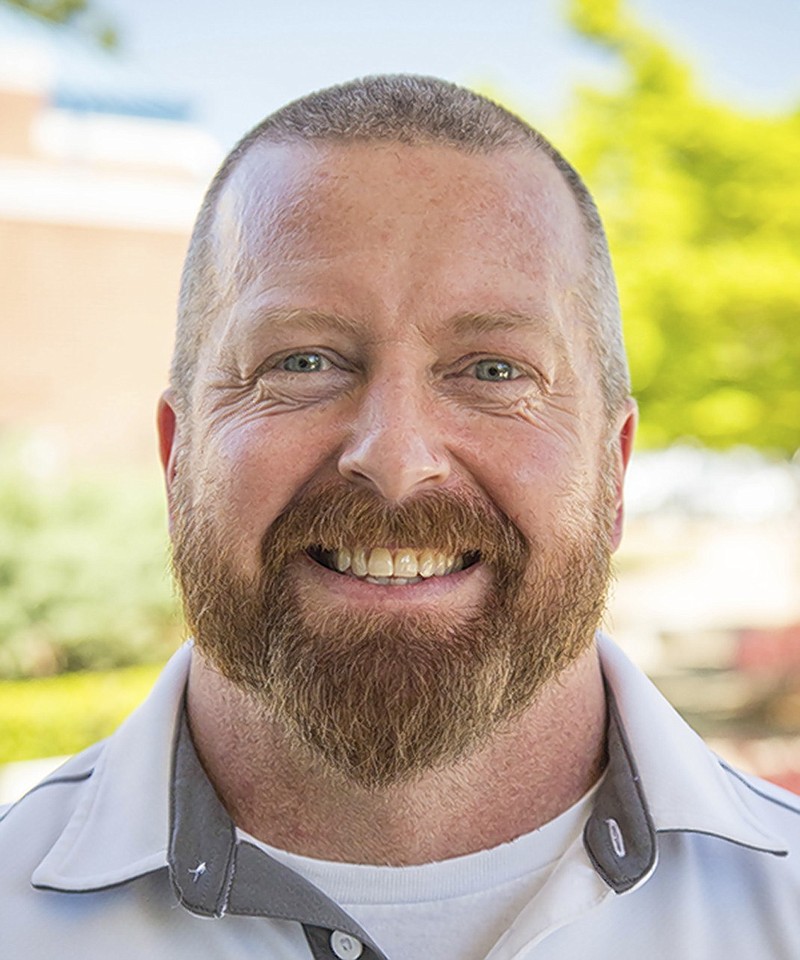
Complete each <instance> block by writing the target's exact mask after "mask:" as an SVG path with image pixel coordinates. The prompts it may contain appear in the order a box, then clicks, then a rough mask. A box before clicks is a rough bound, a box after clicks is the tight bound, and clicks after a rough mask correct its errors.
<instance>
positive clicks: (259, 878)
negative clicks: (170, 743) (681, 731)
mask: <svg viewBox="0 0 800 960" xmlns="http://www.w3.org/2000/svg"><path fill="white" fill-rule="evenodd" d="M607 693H608V709H609V714H608V768H607V771H606V774H605V777H604V779H603V782H602V783H601V785H600V787H599V789H598V792H597V794H596V798H595V805H594V810H593V812H592V814H591V816H590V817H589V820H588V822H587V824H586V828H585V830H584V844H585V847H586V850H587V853H588V855H589V857H590V859H591V861H592V863H593V864H594V867H595V869H596V870H597V872H598V874H599V875H600V876H601V877H602V878H603V880H604V881H605V883H606V884H607V885H608V886H609V887H610V888H611V889H612V890H614V891H615V892H616V893H624V892H626V891H628V890H631V889H632V888H633V887H635V886H637V885H638V884H639V883H641V882H643V881H644V880H645V879H646V878H647V876H649V874H650V872H651V871H652V869H653V867H654V866H655V861H656V839H655V829H654V827H653V823H652V821H651V818H650V814H649V813H648V810H647V806H646V803H645V798H644V794H643V792H642V789H641V785H640V782H639V775H638V772H637V770H636V765H635V763H634V761H633V756H632V754H631V750H630V747H629V746H628V742H627V739H626V737H625V734H624V731H623V729H622V726H621V723H620V719H619V714H618V711H617V707H616V703H615V701H614V697H613V694H612V693H611V691H610V690H609V691H607ZM170 805H171V810H170V843H169V853H168V862H169V871H170V877H171V879H172V885H173V888H174V889H175V892H176V894H177V896H178V899H179V900H180V902H181V903H182V904H183V906H184V907H186V908H187V909H188V910H190V911H191V912H192V913H195V914H198V915H200V916H204V917H221V916H223V915H224V914H226V913H227V914H236V915H245V916H263V917H270V918H272V919H277V920H294V921H296V922H298V923H300V924H301V925H302V927H303V930H304V932H305V935H306V939H307V940H308V943H309V946H310V948H311V952H312V954H313V956H314V957H315V958H316V960H337V958H338V960H349V958H353V960H355V958H356V957H361V958H363V960H386V958H385V957H384V954H383V953H381V951H380V949H379V948H378V947H377V946H376V945H375V944H374V943H373V941H372V940H371V939H370V937H369V935H368V934H367V933H366V932H365V931H364V930H363V929H362V928H361V927H360V926H359V925H358V924H357V923H356V922H355V921H354V920H353V919H352V918H351V917H350V916H348V914H347V913H345V912H344V910H342V909H341V907H339V906H338V905H337V904H336V903H335V902H334V901H333V900H331V899H330V897H328V896H327V895H326V894H324V893H323V892H322V891H321V890H319V889H318V888H317V887H315V886H314V885H313V884H312V883H310V882H309V881H307V880H305V879H304V878H303V877H301V876H299V875H298V874H296V873H295V872H294V871H293V870H291V869H289V867H287V866H285V865H283V864H282V863H279V862H278V861H277V860H275V859H273V858H272V857H270V856H269V855H268V854H267V853H265V852H264V851H263V850H261V849H260V848H258V847H256V846H254V845H253V844H251V843H248V842H247V841H245V840H240V839H238V838H237V836H236V829H235V827H234V824H233V822H232V820H231V818H230V816H229V815H228V813H227V811H226V810H225V808H224V807H223V805H222V803H221V802H220V800H219V798H218V797H217V794H216V792H215V791H214V788H213V787H212V785H211V782H210V781H209V779H208V777H207V776H206V774H205V772H204V770H203V768H202V766H201V764H200V761H199V760H198V757H197V754H196V752H195V749H194V745H193V743H192V738H191V734H190V732H189V727H188V724H187V721H186V716H185V714H184V715H183V716H182V718H181V721H180V723H179V724H178V728H177V736H176V741H175V749H174V759H173V773H172V789H171V800H170Z"/></svg>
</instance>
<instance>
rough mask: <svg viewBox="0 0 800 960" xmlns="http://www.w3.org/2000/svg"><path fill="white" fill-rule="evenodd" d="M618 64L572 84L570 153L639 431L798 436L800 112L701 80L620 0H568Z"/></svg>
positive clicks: (715, 441) (791, 448) (795, 439)
mask: <svg viewBox="0 0 800 960" xmlns="http://www.w3.org/2000/svg"><path fill="white" fill-rule="evenodd" d="M569 16H570V21H571V24H572V26H573V27H574V28H575V29H576V30H577V31H578V33H579V34H580V35H581V36H583V37H584V38H586V39H587V40H588V41H589V42H590V43H592V44H593V45H595V46H596V47H598V48H601V49H602V50H604V51H605V52H606V55H607V56H608V57H610V58H612V60H613V61H615V63H616V64H617V66H618V67H619V68H620V74H621V80H620V82H619V83H618V84H617V85H616V87H615V88H614V89H612V90H610V91H598V90H590V89H580V90H579V91H578V92H577V99H576V105H575V106H576V109H575V112H574V115H573V124H572V127H571V134H570V138H571V140H572V143H571V145H570V148H571V155H572V156H573V157H574V158H575V160H576V164H577V166H578V168H579V169H580V171H581V173H582V174H583V175H584V177H585V179H586V181H587V183H588V185H589V187H590V188H591V189H592V191H593V192H594V193H595V195H596V196H597V199H598V203H599V205H600V208H601V212H602V213H603V214H604V219H605V222H606V227H607V230H608V234H609V242H610V245H611V250H612V255H613V257H614V261H615V266H616V269H617V274H618V277H619V282H620V296H621V300H622V307H623V316H624V320H625V328H626V339H627V343H628V348H629V353H630V359H631V368H632V375H633V381H634V390H635V393H636V395H637V397H638V399H639V402H640V406H641V410H642V439H643V441H644V443H645V444H646V445H649V446H660V445H663V444H666V443H669V442H670V441H673V440H675V439H678V438H680V437H685V436H693V437H696V438H698V439H699V440H701V441H702V442H703V443H705V444H708V445H710V446H714V447H727V446H730V445H733V444H739V443H745V444H750V445H752V446H755V447H759V448H761V449H766V450H773V451H778V452H782V453H784V454H789V455H791V454H792V453H794V452H795V451H796V450H797V449H798V447H800V331H799V330H798V327H799V326H800V325H799V324H798V317H800V259H799V254H798V251H799V250H800V176H798V171H800V109H798V110H796V111H795V112H793V113H790V114H789V115H784V116H774V115H773V116H766V115H761V116H759V115H751V114H747V113H744V112H742V111H739V110H737V109H735V108H734V107H731V106H727V105H723V104H721V103H716V102H713V101H712V100H710V99H709V98H708V97H706V96H704V95H703V93H702V92H701V91H700V90H698V88H697V86H696V84H695V82H694V80H693V77H692V75H691V72H690V70H689V68H688V67H687V65H686V64H684V63H683V62H681V60H680V59H679V57H678V56H676V54H675V53H674V52H672V51H671V50H669V49H667V47H666V46H664V45H663V44H662V43H660V42H659V41H658V39H657V38H656V37H654V36H653V35H652V33H650V32H648V31H647V30H646V29H644V28H643V27H642V26H641V25H640V24H638V23H637V22H636V21H635V19H634V18H633V17H632V16H631V14H630V13H629V11H628V10H626V9H625V6H624V2H622V0H570V6H569Z"/></svg>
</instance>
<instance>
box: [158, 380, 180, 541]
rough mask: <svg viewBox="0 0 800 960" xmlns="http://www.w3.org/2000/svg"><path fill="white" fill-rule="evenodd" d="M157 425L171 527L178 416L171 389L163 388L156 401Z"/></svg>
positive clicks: (176, 458)
mask: <svg viewBox="0 0 800 960" xmlns="http://www.w3.org/2000/svg"><path fill="white" fill-rule="evenodd" d="M156 423H157V426H158V453H159V457H160V459H161V468H162V470H163V471H164V483H165V485H166V488H167V508H168V510H169V525H170V530H171V529H172V511H173V495H172V490H173V484H174V481H175V473H176V471H177V460H178V446H179V445H178V416H177V414H176V412H175V401H174V394H173V392H172V390H165V391H164V392H163V393H162V394H161V397H160V398H159V401H158V412H157V414H156Z"/></svg>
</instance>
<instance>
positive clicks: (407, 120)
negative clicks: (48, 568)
mask: <svg viewBox="0 0 800 960" xmlns="http://www.w3.org/2000/svg"><path fill="white" fill-rule="evenodd" d="M298 142H299V143H303V142H307V143H309V142H317V143H320V142H326V143H335V144H342V145H346V144H349V143H359V142H360V143H369V142H394V143H403V144H409V145H426V144H438V145H443V146H449V147H453V148H454V149H456V150H460V151H463V152H466V153H473V154H485V153H492V152H494V151H499V150H503V149H509V148H514V147H527V148H533V149H534V150H536V151H541V152H543V153H544V154H545V155H546V156H547V157H549V158H550V160H551V161H552V162H553V164H555V166H556V168H557V169H558V170H559V171H560V172H561V174H562V175H563V177H564V180H565V181H566V184H567V186H568V187H569V189H570V192H571V193H572V196H573V197H574V199H575V202H576V203H577V206H578V210H579V213H580V216H581V219H582V221H583V224H584V227H585V229H586V234H587V239H588V251H589V253H588V262H587V264H586V271H585V274H584V276H583V278H582V280H581V284H580V287H579V290H578V292H577V297H578V300H579V303H580V308H581V311H582V313H583V315H584V318H585V319H586V321H587V323H588V327H589V335H590V342H591V344H592V348H593V350H594V353H595V357H596V360H597V362H598V368H599V379H600V388H601V391H602V395H603V403H604V407H605V411H606V415H607V417H608V418H609V419H612V418H613V417H615V416H616V415H617V413H618V412H619V411H620V409H621V408H622V405H623V404H624V402H625V401H626V400H627V398H628V396H629V394H630V379H629V374H628V366H627V360H626V357H625V348H624V345H623V340H622V327H621V319H620V309H619V300H618V297H617V288H616V283H615V280H614V272H613V268H612V266H611V257H610V254H609V250H608V242H607V240H606V235H605V231H604V229H603V224H602V221H601V219H600V215H599V213H598V211H597V207H596V205H595V203H594V200H593V199H592V196H591V194H590V193H589V191H588V189H587V188H586V186H585V184H584V183H583V180H582V179H581V177H580V175H579V174H578V173H577V171H576V170H575V168H574V167H573V166H572V165H571V164H570V163H569V162H568V161H567V160H566V159H565V158H564V157H563V156H562V154H561V153H559V152H558V150H556V148H555V147H553V146H552V144H551V143H550V142H549V141H548V140H547V139H545V137H544V136H542V134H541V133H539V132H538V131H537V130H535V129H534V128H533V127H531V126H530V125H529V124H527V123H526V122H525V121H524V120H522V119H521V118H520V117H518V116H516V115H515V114H513V113H511V112H510V111H509V110H507V109H506V108H505V107H502V106H500V105H499V104H497V103H494V102H493V101H492V100H489V99H488V98H487V97H484V96H481V95H480V94H477V93H474V92H472V91H470V90H466V89H464V88H463V87H459V86H456V85H455V84H452V83H448V82H446V81H444V80H439V79H436V78H434V77H421V76H414V75H407V74H399V75H384V76H374V77H365V78H362V79H359V80H353V81H351V82H349V83H344V84H341V85H339V86H334V87H328V88H327V89H324V90H320V91H317V92H316V93H311V94H309V95H308V96H305V97H302V98H300V99H299V100H295V101H293V102H292V103H289V104H288V105H286V106H285V107H282V108H281V109H280V110H278V111H277V112H275V113H273V114H271V115H270V116H268V117H267V118H266V119H265V120H263V121H262V122H261V123H259V124H258V125H257V126H256V127H254V128H253V129H252V130H251V131H250V132H249V133H247V134H246V135H245V136H244V137H243V138H242V139H241V140H240V141H239V142H238V143H237V144H236V146H235V147H234V148H233V150H231V152H230V153H229V154H228V156H227V157H226V158H225V160H224V161H223V163H222V166H221V167H220V169H219V170H218V171H217V174H216V175H215V177H214V179H213V180H212V182H211V185H210V186H209V188H208V191H207V192H206V195H205V198H204V200H203V203H202V206H201V208H200V212H199V215H198V217H197V221H196V223H195V226H194V230H193V232H192V237H191V241H190V244H189V250H188V254H187V257H186V262H185V265H184V269H183V277H182V282H181V290H180V297H179V304H178V324H177V333H176V342H175V352H174V355H173V361H172V368H171V375H170V382H171V386H172V388H173V391H174V393H175V399H176V402H177V404H178V406H179V407H180V406H181V405H183V404H188V402H189V395H190V392H191V388H192V383H193V379H194V374H195V368H196V365H197V358H198V354H199V351H200V348H201V345H202V342H203V338H204V337H205V335H206V333H207V330H208V328H209V326H210V324H211V322H212V321H213V318H214V316H215V315H216V314H217V312H218V310H219V309H220V307H221V305H222V304H221V291H220V289H219V284H218V282H217V277H216V270H215V256H214V226H215V215H216V210H217V201H218V198H219V196H220V194H221V192H222V190H223V188H224V186H225V184H226V183H227V182H228V180H229V178H230V176H231V173H232V172H233V170H234V169H235V167H236V165H237V164H238V163H239V161H240V160H241V159H242V157H243V156H244V155H245V154H246V153H247V152H248V151H249V150H250V149H251V147H253V146H255V145H256V144H262V143H270V144H279V143H298Z"/></svg>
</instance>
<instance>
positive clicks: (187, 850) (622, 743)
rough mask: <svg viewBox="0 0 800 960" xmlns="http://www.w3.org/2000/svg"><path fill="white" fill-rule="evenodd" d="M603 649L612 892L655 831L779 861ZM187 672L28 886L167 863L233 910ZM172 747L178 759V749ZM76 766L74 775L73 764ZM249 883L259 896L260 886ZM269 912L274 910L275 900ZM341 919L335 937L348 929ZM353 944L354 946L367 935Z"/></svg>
mask: <svg viewBox="0 0 800 960" xmlns="http://www.w3.org/2000/svg"><path fill="white" fill-rule="evenodd" d="M599 650H600V657H601V663H602V666H603V673H604V676H605V678H606V683H607V687H608V691H609V736H608V752H609V765H608V770H607V773H606V776H605V778H604V780H603V783H602V784H601V786H600V788H599V789H598V792H597V795H596V802H595V806H594V810H593V813H592V814H591V816H590V818H589V821H588V822H587V825H586V830H585V832H584V845H585V847H586V851H587V854H588V856H589V858H590V860H591V862H592V864H593V866H594V868H595V870H596V871H597V872H598V873H599V874H600V876H601V877H602V878H603V879H604V881H605V882H606V883H607V884H608V886H610V887H611V888H612V889H613V890H615V891H616V892H617V893H623V892H626V891H627V890H630V889H633V888H634V887H636V886H638V885H639V884H640V883H642V882H643V881H644V880H646V879H647V877H648V876H649V874H650V873H651V872H652V870H653V869H654V867H655V863H656V859H657V839H656V835H657V833H659V832H662V831H692V832H700V833H706V834H712V835H714V836H718V837H720V838H723V839H725V840H729V841H731V842H734V843H738V844H741V845H743V846H745V847H750V848H753V849H755V850H761V851H766V852H771V853H785V852H786V851H785V848H784V846H783V844H782V843H781V841H780V840H778V839H777V838H775V837H774V836H772V835H771V834H770V833H769V832H768V831H767V830H766V829H765V827H764V826H763V825H762V824H761V823H760V822H759V820H758V818H757V817H756V816H755V814H754V813H753V812H752V811H751V810H750V808H749V807H748V806H747V804H746V802H745V800H744V799H743V797H742V796H741V795H740V793H739V791H738V790H737V788H736V786H735V781H734V780H732V778H731V776H730V774H729V773H727V772H726V771H725V769H724V768H723V767H722V766H721V764H720V762H719V761H718V760H717V758H715V757H714V755H713V754H711V753H710V752H709V751H708V749H707V747H706V746H705V745H704V744H703V742H702V741H701V740H700V738H699V737H698V736H697V735H696V734H695V733H694V732H693V731H692V730H691V729H690V728H689V727H687V726H686V725H685V724H684V722H683V721H682V720H681V719H680V718H679V717H678V716H677V714H676V713H675V711H674V710H673V709H672V707H670V706H669V704H668V703H667V702H666V701H665V700H664V699H663V697H661V695H660V694H659V693H658V691H657V690H656V689H655V688H654V687H653V685H652V684H651V683H650V681H649V680H648V679H647V678H646V677H645V676H644V675H643V674H642V673H641V672H640V671H639V670H638V669H637V668H636V667H635V666H634V665H633V664H632V663H631V662H630V661H629V660H628V659H627V657H625V655H624V654H623V653H622V652H621V651H620V650H619V648H618V647H616V646H615V645H614V644H613V643H612V642H611V641H610V640H608V638H605V637H603V636H601V637H600V638H599ZM190 661H191V646H190V644H187V645H185V646H184V647H182V648H181V650H179V651H178V653H176V654H175V656H174V657H173V658H172V660H171V661H170V662H169V664H168V665H167V667H166V668H165V670H164V671H163V673H162V674H161V676H160V678H159V680H158V681H157V683H156V685H155V687H154V688H153V691H152V693H151V694H150V696H149V698H148V700H147V701H146V702H145V703H144V704H143V705H142V706H141V707H140V708H139V709H138V710H137V711H135V712H134V713H133V714H132V715H131V716H130V717H129V718H128V720H127V721H126V722H125V723H124V724H123V725H122V726H121V727H120V728H119V730H118V731H117V732H116V733H115V734H114V735H113V736H112V737H111V738H110V739H109V740H108V741H107V743H106V744H105V745H104V747H103V749H102V750H101V751H100V754H99V756H98V759H97V762H96V764H95V766H94V769H93V771H92V773H91V776H90V777H88V779H87V780H86V782H85V783H82V784H81V785H80V787H76V789H79V790H80V793H81V796H80V798H79V800H78V803H77V804H76V807H75V810H74V812H73V814H72V816H71V818H70V820H69V821H68V823H67V825H66V827H65V828H64V830H63V831H62V832H61V834H60V836H59V837H58V839H57V840H56V842H55V844H54V845H53V847H52V848H51V849H50V851H49V853H48V854H47V855H46V857H45V858H44V859H43V860H42V862H41V863H40V864H39V866H38V867H37V869H36V871H35V872H34V874H33V877H32V882H33V884H34V886H36V887H41V888H48V889H56V890H65V891H88V890H97V889H101V888H104V887H109V886H113V885H116V884H119V883H124V882H125V881H127V880H131V879H133V878H135V877H138V876H142V875H143V874H145V873H149V872H152V871H154V870H158V869H162V868H164V867H167V866H168V865H169V866H170V870H171V873H172V878H173V884H174V886H175V889H176V891H177V893H178V896H179V898H180V899H182V901H183V902H184V903H185V905H186V906H187V907H188V908H189V909H193V910H196V912H199V913H205V914H206V915H216V914H219V913H220V912H224V910H225V909H229V906H225V904H226V902H227V903H228V904H229V903H230V900H229V901H225V899H224V897H225V896H228V894H230V893H231V888H230V881H231V876H232V874H231V868H232V864H233V857H234V849H233V848H234V845H235V832H234V829H233V825H232V824H231V822H230V819H229V818H228V817H227V814H226V813H225V811H224V808H223V807H222V805H221V804H220V803H219V801H218V800H217V798H216V794H215V793H214V790H213V788H212V787H211V784H210V783H209V781H208V779H207V777H206V776H205V773H204V772H203V770H202V767H201V766H200V764H199V762H198V761H197V760H196V757H194V759H192V757H193V755H194V750H193V747H192V746H191V738H190V737H189V735H188V730H187V729H186V727H185V724H184V723H183V721H182V717H183V692H184V689H185V685H186V680H187V677H188V670H189V664H190ZM180 744H183V745H184V746H183V748H182V750H179V749H177V747H178V745H180ZM173 761H174V764H173ZM75 762H76V764H78V765H79V764H80V758H78V759H77V761H75ZM181 764H183V766H182V765H181ZM173 766H174V774H175V775H174V776H173ZM201 795H202V796H203V797H205V800H204V801H203V802H205V803H206V804H207V805H209V806H207V807H206V809H205V813H204V814H203V817H205V815H206V814H208V813H209V811H211V813H213V816H212V819H211V820H206V819H204V818H201V820H198V813H197V811H199V810H200V809H201V807H200V805H199V804H200V801H199V797H200V796H201ZM170 797H171V798H172V802H171V803H170ZM212 822H213V823H214V825H215V826H214V831H213V833H212V834H209V833H208V825H209V824H210V823H212ZM201 835H202V836H203V839H204V841H205V839H209V840H210V841H211V846H213V848H214V851H215V853H214V857H213V864H214V868H213V870H212V869H211V868H210V865H209V858H208V857H205V856H204V855H203V853H202V850H200V849H199V848H198V847H197V842H198V839H199V838H200V836H201ZM239 846H240V847H242V846H243V845H242V844H240V845H239ZM244 846H245V847H247V848H248V849H247V850H241V851H240V856H239V860H238V862H237V867H236V872H237V873H238V872H239V871H240V870H242V871H244V872H243V874H242V875H243V876H244V873H247V876H248V877H249V878H250V879H249V880H248V882H247V883H246V884H244V885H243V886H242V889H241V891H239V889H238V887H237V891H236V896H237V897H239V896H240V893H241V898H240V901H237V902H238V903H239V904H240V906H241V907H242V909H238V908H237V910H236V912H246V911H245V910H244V909H243V908H244V906H245V905H246V902H250V901H251V900H253V898H254V893H253V891H254V889H255V888H254V887H253V884H254V883H256V879H254V878H255V877H256V875H257V874H261V873H262V872H263V871H261V870H260V869H259V870H256V872H255V873H253V870H252V869H251V866H246V865H247V864H250V861H251V860H254V859H255V854H256V853H258V854H259V855H260V856H261V857H266V854H263V852H262V851H257V850H256V848H254V847H251V846H250V845H249V844H245V845H244ZM204 849H205V848H204ZM168 854H169V855H168ZM189 861H192V862H191V863H190V862H189ZM259 862H263V861H259ZM204 863H205V867H204V868H203V869H202V870H201V872H200V876H206V875H208V876H207V880H206V881H204V882H203V884H202V889H210V888H211V887H212V886H214V884H216V885H217V887H218V889H217V893H216V894H215V896H214V897H212V898H211V899H206V895H205V894H203V895H202V896H201V895H199V891H200V889H201V888H200V887H198V886H197V885H196V882H195V881H194V879H193V878H194V876H195V875H196V874H195V873H194V872H193V871H195V872H196V871H197V870H198V869H200V868H201V865H202V864H204ZM269 864H270V866H269V870H275V871H284V870H286V869H287V868H285V867H282V866H281V865H280V864H277V862H276V861H273V860H271V858H270V859H269ZM181 871H184V872H183V873H181ZM289 872H291V871H289ZM272 876H273V877H277V874H276V873H273V874H272ZM292 876H294V874H292ZM286 879H287V878H286V877H283V876H282V878H281V881H282V882H281V883H276V884H273V887H272V889H273V890H274V891H276V896H277V891H278V890H281V889H283V890H285V889H286V886H285V883H286ZM197 882H199V880H198V881H197ZM303 883H305V881H303ZM220 884H221V885H220ZM257 885H258V886H259V896H261V895H262V894H263V892H264V891H263V889H262V887H263V878H262V880H258V883H257ZM247 890H249V891H250V893H247ZM318 892H319V891H317V893H318ZM320 896H322V895H321V894H320ZM220 897H222V898H223V899H220ZM312 899H313V897H312ZM326 899H327V898H326ZM260 902H261V904H262V906H261V908H260V910H259V911H255V910H253V911H252V912H263V911H264V910H265V907H264V901H263V897H262V899H261V901H260ZM330 903H331V902H330V901H328V905H326V907H325V909H329V905H330ZM252 905H253V904H252V903H251V906H252ZM274 906H275V909H278V908H279V904H278V903H277V902H276V904H275V905H274ZM317 906H319V904H317ZM333 906H334V907H335V904H333ZM248 909H249V908H248ZM315 909H316V908H315ZM320 909H321V908H320ZM336 909H338V908H336ZM269 915H271V916H281V915H282V914H280V913H270V914H269ZM329 919H332V918H329ZM340 919H341V920H342V923H341V924H340V925H339V927H338V929H343V930H345V931H347V929H348V928H347V926H346V924H345V923H344V919H343V918H340ZM351 923H352V922H351ZM352 932H353V934H354V935H356V931H355V930H353V931H352ZM358 936H359V937H360V938H364V935H363V932H360V933H359V934H358ZM365 942H367V943H368V942H369V940H368V938H366V939H365Z"/></svg>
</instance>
